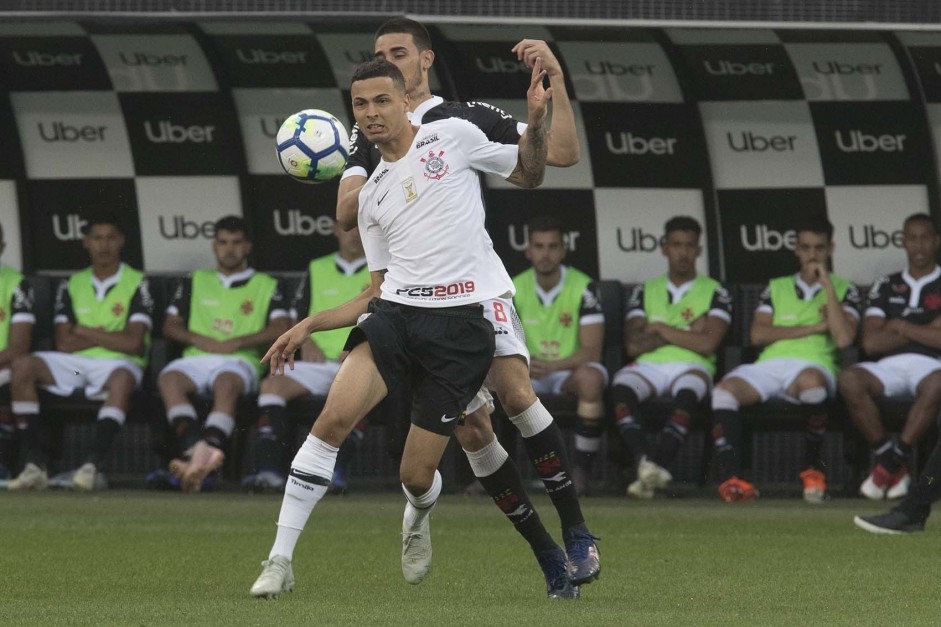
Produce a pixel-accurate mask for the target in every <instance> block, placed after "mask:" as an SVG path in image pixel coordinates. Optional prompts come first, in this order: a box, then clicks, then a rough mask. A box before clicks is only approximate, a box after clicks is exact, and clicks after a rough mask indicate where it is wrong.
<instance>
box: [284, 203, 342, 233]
mask: <svg viewBox="0 0 941 627" xmlns="http://www.w3.org/2000/svg"><path fill="white" fill-rule="evenodd" d="M272 216H273V218H274V230H275V232H276V233H277V234H278V235H284V236H288V235H304V236H306V235H315V234H316V235H323V236H325V237H326V236H330V235H333V229H334V223H333V220H332V219H331V218H330V217H328V216H316V217H314V216H309V215H306V214H303V213H301V211H300V210H299V209H290V210H288V211H281V210H280V209H276V210H275V211H274V213H273V214H272Z"/></svg>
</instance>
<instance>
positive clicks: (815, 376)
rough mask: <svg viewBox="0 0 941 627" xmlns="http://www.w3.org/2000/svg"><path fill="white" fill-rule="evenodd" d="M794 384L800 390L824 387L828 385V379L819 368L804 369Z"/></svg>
mask: <svg viewBox="0 0 941 627" xmlns="http://www.w3.org/2000/svg"><path fill="white" fill-rule="evenodd" d="M794 384H795V385H796V386H797V389H798V391H804V390H812V389H814V388H823V389H826V387H827V380H826V379H825V378H824V376H823V373H822V372H820V371H819V370H815V369H812V370H804V371H802V372H801V373H800V374H799V375H797V379H795V381H794Z"/></svg>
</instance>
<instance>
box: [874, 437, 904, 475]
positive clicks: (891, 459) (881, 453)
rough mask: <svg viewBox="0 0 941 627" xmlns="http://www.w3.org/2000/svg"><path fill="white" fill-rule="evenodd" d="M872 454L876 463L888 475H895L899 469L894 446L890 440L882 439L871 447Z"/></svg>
mask: <svg viewBox="0 0 941 627" xmlns="http://www.w3.org/2000/svg"><path fill="white" fill-rule="evenodd" d="M872 454H873V455H874V456H875V458H876V463H877V464H880V465H881V466H882V467H883V468H885V469H886V470H887V471H889V473H890V474H891V473H895V472H897V471H898V469H899V468H900V467H901V465H900V464H899V461H898V457H897V456H896V454H895V445H894V444H893V443H892V440H891V439H890V438H887V437H886V438H883V439H882V440H880V441H878V442H876V444H875V446H873V447H872Z"/></svg>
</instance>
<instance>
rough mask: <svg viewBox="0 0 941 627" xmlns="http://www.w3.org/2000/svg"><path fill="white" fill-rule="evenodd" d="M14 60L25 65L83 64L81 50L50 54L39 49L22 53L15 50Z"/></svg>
mask: <svg viewBox="0 0 941 627" xmlns="http://www.w3.org/2000/svg"><path fill="white" fill-rule="evenodd" d="M13 60H14V61H15V62H16V64H17V65H22V66H24V67H32V66H37V65H38V66H42V67H50V66H53V65H62V66H72V65H81V64H82V54H81V53H80V52H76V53H71V54H70V53H67V52H60V53H58V54H48V53H45V52H39V51H37V50H29V51H28V52H26V54H25V55H24V54H21V53H20V52H19V51H18V50H15V51H13Z"/></svg>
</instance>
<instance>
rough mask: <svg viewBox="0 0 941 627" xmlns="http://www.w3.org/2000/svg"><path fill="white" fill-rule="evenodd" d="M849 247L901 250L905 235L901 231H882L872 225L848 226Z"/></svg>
mask: <svg viewBox="0 0 941 627" xmlns="http://www.w3.org/2000/svg"><path fill="white" fill-rule="evenodd" d="M849 239H850V246H852V247H853V248H859V249H869V248H875V249H879V250H882V249H885V248H888V247H889V246H892V247H894V248H902V243H903V240H904V239H905V233H904V232H903V231H902V230H901V229H898V230H895V231H891V232H890V231H883V230H881V229H879V228H877V227H876V225H874V224H864V225H862V226H856V225H852V224H851V225H850V227H849Z"/></svg>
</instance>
